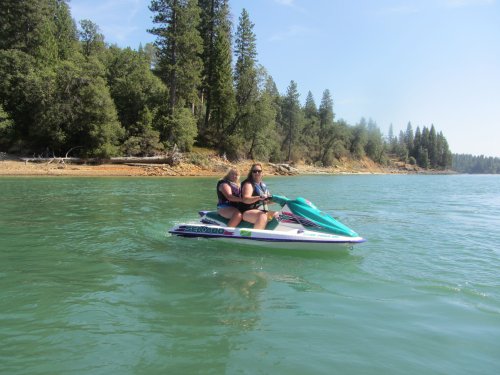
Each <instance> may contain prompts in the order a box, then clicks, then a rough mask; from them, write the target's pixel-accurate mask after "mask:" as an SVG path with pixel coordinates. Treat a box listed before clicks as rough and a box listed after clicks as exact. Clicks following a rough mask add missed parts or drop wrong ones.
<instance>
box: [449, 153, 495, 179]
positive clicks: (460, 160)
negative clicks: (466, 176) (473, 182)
mask: <svg viewBox="0 0 500 375" xmlns="http://www.w3.org/2000/svg"><path fill="white" fill-rule="evenodd" d="M452 169H453V170H454V171H457V172H460V173H473V174H479V173H484V174H499V173H500V158H495V157H486V156H483V155H481V156H473V155H466V154H453V160H452Z"/></svg>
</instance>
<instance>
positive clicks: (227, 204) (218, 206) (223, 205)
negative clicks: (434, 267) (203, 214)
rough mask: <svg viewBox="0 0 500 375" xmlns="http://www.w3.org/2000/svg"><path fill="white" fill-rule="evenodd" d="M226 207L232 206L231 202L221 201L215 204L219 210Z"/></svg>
mask: <svg viewBox="0 0 500 375" xmlns="http://www.w3.org/2000/svg"><path fill="white" fill-rule="evenodd" d="M227 207H234V206H233V205H232V204H231V203H221V204H218V205H217V209H218V210H220V209H221V208H227Z"/></svg>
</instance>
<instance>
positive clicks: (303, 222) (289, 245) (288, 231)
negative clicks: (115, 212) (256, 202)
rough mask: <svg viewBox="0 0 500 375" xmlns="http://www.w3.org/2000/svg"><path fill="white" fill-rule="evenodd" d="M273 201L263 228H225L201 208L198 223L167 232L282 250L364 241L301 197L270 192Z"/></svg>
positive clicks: (245, 225)
mask: <svg viewBox="0 0 500 375" xmlns="http://www.w3.org/2000/svg"><path fill="white" fill-rule="evenodd" d="M271 199H272V202H273V203H277V204H278V205H280V206H281V208H280V210H279V211H277V213H276V214H274V215H269V216H270V220H269V221H268V223H267V225H266V229H253V224H251V223H247V222H245V221H242V222H241V223H240V225H238V227H236V228H232V227H228V226H227V223H228V221H229V220H228V219H225V218H224V217H222V216H220V215H219V214H218V213H217V212H216V211H200V212H199V215H200V216H201V218H200V222H199V223H193V224H178V225H175V226H174V227H173V228H171V229H170V230H169V233H171V234H173V235H176V236H182V237H204V238H213V239H219V240H223V241H226V242H233V243H242V244H250V245H258V246H266V247H273V248H282V249H306V250H334V249H339V248H351V247H352V246H353V245H355V244H359V243H362V242H365V241H366V240H365V239H364V238H362V237H360V236H359V235H358V234H357V233H356V232H354V231H353V230H352V229H350V228H349V227H347V226H346V225H344V224H342V223H341V222H339V221H338V220H336V219H334V218H333V217H332V216H330V215H328V214H327V213H325V212H323V211H321V210H319V209H318V208H317V207H316V206H315V205H314V204H313V203H312V202H310V201H309V200H306V199H304V198H301V197H299V198H296V199H288V198H286V197H284V196H279V195H273V196H272V197H271Z"/></svg>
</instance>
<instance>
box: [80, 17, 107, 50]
mask: <svg viewBox="0 0 500 375" xmlns="http://www.w3.org/2000/svg"><path fill="white" fill-rule="evenodd" d="M80 28H81V31H80V32H79V33H78V35H79V36H80V42H81V46H82V52H83V55H84V56H86V57H89V56H92V55H98V54H100V53H102V52H103V51H104V48H105V45H104V35H102V34H101V31H100V29H99V26H97V24H95V23H94V22H92V21H91V20H81V21H80Z"/></svg>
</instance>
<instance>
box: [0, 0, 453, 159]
mask: <svg viewBox="0 0 500 375" xmlns="http://www.w3.org/2000/svg"><path fill="white" fill-rule="evenodd" d="M149 9H150V10H151V12H152V14H153V24H154V26H153V27H152V29H151V30H149V32H151V33H152V34H153V35H155V36H156V40H155V43H154V44H146V45H145V46H139V48H138V50H137V51H136V50H132V49H130V48H125V49H122V48H119V47H117V46H116V45H108V44H106V43H105V40H104V36H103V35H102V34H101V33H100V31H99V27H98V26H97V25H96V24H94V23H93V22H92V21H90V20H82V21H80V23H79V27H77V25H76V24H75V22H74V20H73V19H72V18H71V14H70V9H69V6H68V4H67V1H66V0H30V1H19V0H3V2H2V7H0V76H1V78H2V79H1V80H0V149H5V150H7V151H11V152H18V153H38V154H41V153H47V154H57V155H61V154H64V153H65V152H67V151H68V150H73V151H72V153H73V155H79V156H83V157H87V156H97V157H108V156H113V155H138V156H143V155H153V154H155V153H160V152H162V151H164V150H166V149H170V148H171V147H173V146H174V145H176V146H177V147H179V148H180V149H181V150H191V148H192V147H193V145H198V146H202V147H209V148H214V149H216V150H218V151H219V152H220V154H221V155H222V154H225V155H226V156H227V157H228V158H231V159H238V158H251V159H258V160H263V161H266V160H269V161H303V162H306V163H310V164H316V165H321V166H330V165H332V164H334V163H335V161H336V160H340V159H342V158H346V157H351V158H362V157H369V158H371V159H373V160H374V161H375V162H378V163H382V164H385V163H386V162H387V161H388V159H389V157H390V156H391V154H395V155H397V157H398V158H399V159H400V160H402V161H405V162H411V163H415V164H418V165H420V166H421V167H423V168H447V167H449V166H450V165H451V154H450V151H449V149H448V144H447V142H446V139H445V137H444V136H443V134H442V133H438V134H436V131H435V129H434V126H431V128H430V129H428V128H426V127H424V128H423V129H422V131H420V128H417V130H416V132H415V133H413V130H412V129H411V124H408V129H407V131H406V133H403V132H402V133H401V134H400V136H399V137H394V136H393V135H392V125H391V129H390V133H391V134H390V135H389V137H388V138H387V139H386V138H385V137H384V136H383V134H382V133H381V131H380V129H379V128H378V126H377V124H376V123H375V122H374V121H373V120H371V119H369V120H366V119H363V118H362V119H361V120H360V121H359V122H358V123H357V124H354V125H350V124H348V123H346V122H345V121H344V120H341V119H336V118H335V113H334V110H333V98H332V94H331V92H330V91H329V90H328V89H326V90H324V92H323V95H322V98H321V101H320V103H319V105H317V104H316V102H315V100H314V97H313V95H312V93H311V92H309V93H308V95H307V97H306V98H305V102H304V104H302V103H301V101H300V95H299V91H298V87H297V84H296V82H295V81H293V80H292V81H290V84H289V86H288V87H287V89H286V92H285V93H284V94H280V93H279V92H278V89H277V87H276V84H275V82H274V80H273V79H272V77H271V76H270V75H269V74H268V73H267V71H266V69H265V68H264V67H263V66H261V65H259V64H258V60H257V45H256V36H255V34H254V32H253V27H254V25H253V23H252V22H251V20H250V16H249V14H248V12H247V11H246V10H243V11H242V13H241V15H240V17H239V19H238V24H237V25H236V28H235V29H234V30H233V24H232V21H231V17H230V9H229V1H228V0H152V1H151V3H150V6H149Z"/></svg>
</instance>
